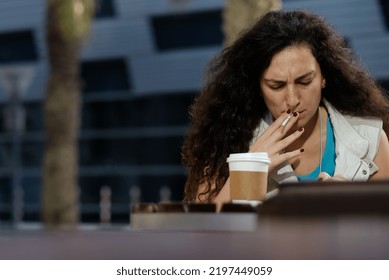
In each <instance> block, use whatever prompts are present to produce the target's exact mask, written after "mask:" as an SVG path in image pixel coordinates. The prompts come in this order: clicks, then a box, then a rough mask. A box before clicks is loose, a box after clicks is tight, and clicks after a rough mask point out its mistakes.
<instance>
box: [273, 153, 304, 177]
mask: <svg viewBox="0 0 389 280" xmlns="http://www.w3.org/2000/svg"><path fill="white" fill-rule="evenodd" d="M303 152H304V149H299V150H294V151H291V152H287V153H283V154H278V155H275V156H273V157H271V159H270V166H269V172H270V171H272V170H273V169H274V168H276V167H277V166H279V165H280V164H282V163H284V162H286V161H288V160H290V159H292V158H295V157H297V156H299V155H301V153H303Z"/></svg>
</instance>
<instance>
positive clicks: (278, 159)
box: [249, 112, 304, 171]
mask: <svg viewBox="0 0 389 280" xmlns="http://www.w3.org/2000/svg"><path fill="white" fill-rule="evenodd" d="M298 116H299V115H298V113H297V112H294V113H289V114H288V113H283V114H282V115H281V116H280V117H279V118H278V119H276V120H275V121H274V122H273V123H272V124H271V125H270V126H269V127H268V128H267V129H266V130H265V132H264V133H263V134H262V135H261V136H259V137H258V139H257V140H256V141H255V142H254V144H253V145H252V146H251V147H250V151H249V152H267V153H268V154H269V157H270V160H271V162H270V166H269V171H271V170H273V169H274V168H275V167H277V166H278V165H280V164H281V163H283V162H285V161H288V160H289V159H291V158H294V157H296V156H298V155H300V154H301V153H302V152H304V149H301V148H300V149H297V150H293V151H290V152H285V153H283V152H282V151H283V150H285V149H286V147H288V146H289V145H290V144H291V143H293V142H294V141H295V140H296V139H297V138H299V137H300V136H301V135H302V134H303V132H304V128H303V127H301V128H299V129H298V130H296V131H294V132H292V133H290V132H289V130H290V129H291V128H292V127H293V126H294V124H295V123H296V122H297V119H298Z"/></svg>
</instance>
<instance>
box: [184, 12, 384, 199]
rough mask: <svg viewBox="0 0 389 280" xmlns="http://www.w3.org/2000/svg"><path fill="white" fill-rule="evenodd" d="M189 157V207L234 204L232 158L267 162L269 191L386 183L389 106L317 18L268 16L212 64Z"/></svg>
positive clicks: (194, 119) (194, 110) (194, 114)
mask: <svg viewBox="0 0 389 280" xmlns="http://www.w3.org/2000/svg"><path fill="white" fill-rule="evenodd" d="M207 78H208V79H207V81H206V84H205V86H204V87H203V89H202V92H201V94H200V95H199V96H198V97H197V98H196V100H195V102H194V104H193V105H192V107H191V109H190V116H191V124H190V129H189V133H188V136H187V138H186V140H185V142H184V145H183V147H182V154H183V161H184V163H185V164H186V165H187V167H188V173H189V174H188V180H187V182H186V186H185V198H184V200H185V201H198V202H225V201H228V200H229V180H228V165H227V163H226V158H227V157H228V156H229V154H230V153H241V152H268V153H269V156H270V159H271V165H270V171H269V185H268V190H271V189H272V188H274V187H276V186H277V185H278V184H281V183H284V182H297V181H304V180H318V179H319V180H369V179H384V178H389V160H388V159H389V144H388V138H387V133H388V132H389V115H388V112H389V101H388V98H387V96H386V94H385V92H383V90H382V89H381V88H380V87H379V86H378V85H377V84H376V82H375V81H374V80H373V78H372V77H370V76H369V74H368V73H367V71H366V70H365V69H363V67H362V66H361V65H360V64H359V63H358V62H357V61H356V59H355V58H354V57H353V55H352V53H351V50H350V49H349V48H347V47H346V45H345V43H344V40H343V38H342V37H341V36H340V35H339V34H337V33H336V32H335V31H334V30H333V29H332V28H331V27H330V26H329V25H328V24H327V23H326V22H325V21H324V20H323V19H321V18H320V17H319V16H317V15H314V14H310V13H307V12H301V11H289V12H285V11H277V12H270V13H268V14H266V15H265V16H264V17H262V18H261V19H260V20H259V21H258V22H257V23H256V24H255V25H254V26H253V27H251V28H250V29H249V30H248V31H246V32H245V33H244V34H242V35H241V37H240V38H238V40H237V41H236V42H235V43H234V44H233V45H232V46H230V47H228V48H225V49H224V50H223V51H222V53H221V54H220V56H219V57H217V58H216V59H214V60H213V62H212V64H211V65H210V68H209V70H208V76H207Z"/></svg>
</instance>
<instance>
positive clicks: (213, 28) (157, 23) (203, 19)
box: [151, 10, 223, 51]
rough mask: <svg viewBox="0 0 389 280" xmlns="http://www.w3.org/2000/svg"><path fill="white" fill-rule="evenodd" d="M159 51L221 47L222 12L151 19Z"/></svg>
mask: <svg viewBox="0 0 389 280" xmlns="http://www.w3.org/2000/svg"><path fill="white" fill-rule="evenodd" d="M151 24H152V27H153V31H154V38H155V41H156V46H157V48H158V50H161V51H165V50H172V49H184V48H196V47H206V46H215V45H217V46H219V45H221V44H222V41H223V32H222V29H221V26H222V16H221V10H215V11H207V12H196V13H190V14H179V15H168V16H166V15H165V16H154V17H152V18H151Z"/></svg>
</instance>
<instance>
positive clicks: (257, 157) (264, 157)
mask: <svg viewBox="0 0 389 280" xmlns="http://www.w3.org/2000/svg"><path fill="white" fill-rule="evenodd" d="M232 161H259V162H264V163H270V158H269V155H268V153H266V152H255V153H232V154H230V155H229V157H228V158H227V162H232Z"/></svg>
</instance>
